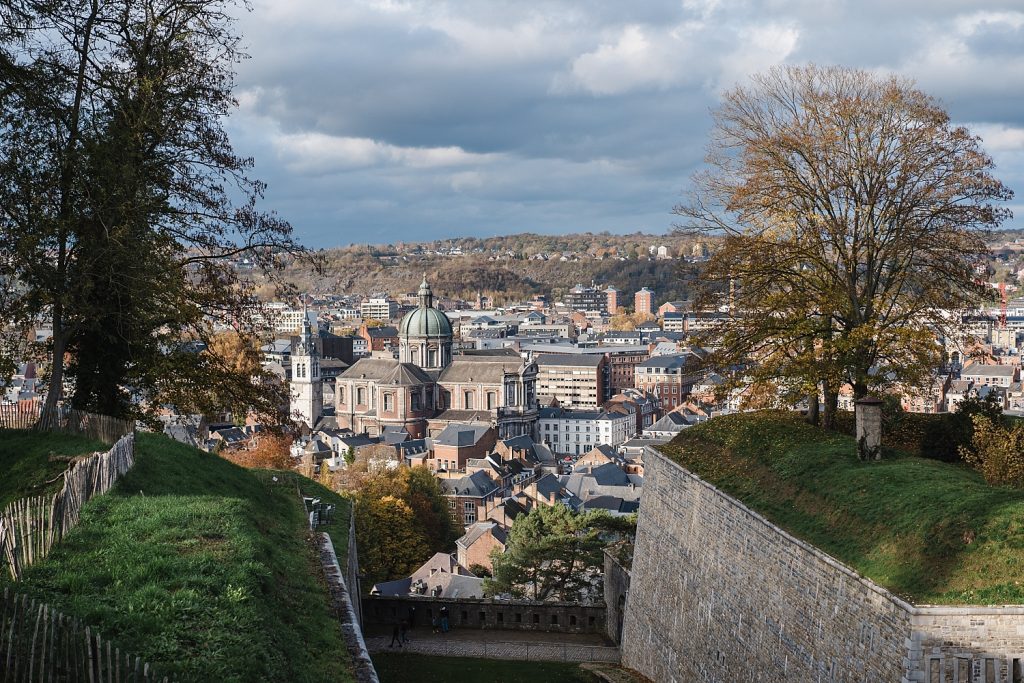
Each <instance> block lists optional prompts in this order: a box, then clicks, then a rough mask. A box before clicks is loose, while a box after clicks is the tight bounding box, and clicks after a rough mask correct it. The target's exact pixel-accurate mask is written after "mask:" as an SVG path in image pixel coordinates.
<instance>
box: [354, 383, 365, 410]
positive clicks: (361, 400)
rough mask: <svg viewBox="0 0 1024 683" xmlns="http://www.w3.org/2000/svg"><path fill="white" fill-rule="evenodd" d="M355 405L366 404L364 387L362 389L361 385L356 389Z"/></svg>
mask: <svg viewBox="0 0 1024 683" xmlns="http://www.w3.org/2000/svg"><path fill="white" fill-rule="evenodd" d="M356 405H360V406H365V405H366V389H364V388H363V387H359V388H358V389H356Z"/></svg>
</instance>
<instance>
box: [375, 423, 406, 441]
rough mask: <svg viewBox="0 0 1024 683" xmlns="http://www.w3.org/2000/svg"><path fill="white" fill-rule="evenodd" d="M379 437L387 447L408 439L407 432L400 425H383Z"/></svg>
mask: <svg viewBox="0 0 1024 683" xmlns="http://www.w3.org/2000/svg"><path fill="white" fill-rule="evenodd" d="M380 436H381V439H383V441H384V443H386V444H388V445H389V446H394V445H396V444H400V443H404V442H406V441H409V439H410V435H409V431H408V430H407V429H406V428H405V427H403V426H401V425H384V429H382V430H381V434H380Z"/></svg>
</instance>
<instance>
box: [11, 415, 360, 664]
mask: <svg viewBox="0 0 1024 683" xmlns="http://www.w3.org/2000/svg"><path fill="white" fill-rule="evenodd" d="M136 455H137V463H136V466H135V468H134V469H133V470H132V471H131V472H129V473H128V474H127V475H126V476H125V477H124V478H123V479H122V480H121V481H120V482H119V483H118V485H117V486H116V487H115V488H114V489H113V490H112V491H111V492H110V493H109V494H108V495H106V496H100V497H97V498H95V499H93V500H92V501H90V502H89V503H88V504H87V505H86V506H85V508H84V510H83V514H82V520H81V524H80V525H79V526H78V527H77V528H75V529H74V530H73V531H72V532H71V533H69V534H68V535H67V536H66V537H65V539H64V540H63V542H61V543H60V544H59V545H58V546H57V547H56V548H55V549H54V551H53V552H52V553H51V554H50V556H49V557H47V558H46V559H45V560H44V561H43V562H41V563H40V564H38V565H36V566H34V567H32V568H31V569H30V570H29V571H28V572H27V575H26V577H25V578H24V579H23V581H22V582H21V585H20V586H19V589H21V590H24V591H26V592H29V593H30V594H34V595H38V596H40V597H41V598H43V599H44V600H46V601H47V602H50V603H51V604H54V605H55V606H57V607H59V608H60V609H62V610H64V611H65V612H67V613H70V614H73V615H76V616H78V617H80V618H82V619H83V620H84V621H85V622H86V623H88V624H90V625H92V626H94V627H95V628H96V629H98V631H99V632H100V633H102V634H103V636H104V637H105V638H110V639H111V640H113V641H114V642H115V643H116V644H117V645H118V646H119V647H120V648H122V650H127V651H130V652H132V653H133V654H136V655H139V656H141V657H142V658H143V659H144V660H146V661H148V662H150V663H152V664H154V665H156V666H158V667H159V668H160V671H161V672H162V673H169V674H175V675H176V676H177V677H178V679H179V680H182V681H203V682H206V681H239V682H242V681H244V682H246V683H248V682H249V681H299V682H301V681H310V682H314V681H315V682H316V683H320V682H322V681H327V680H331V681H346V680H351V678H352V676H351V669H350V665H349V658H348V655H347V651H346V649H345V645H344V642H343V641H342V639H341V636H340V633H339V628H338V623H337V621H336V619H335V618H334V617H333V616H332V615H331V613H330V610H329V605H328V596H327V592H326V588H325V586H324V585H323V581H322V578H321V576H322V575H321V571H320V567H319V560H318V558H317V556H316V554H315V552H314V549H313V547H312V546H311V544H310V542H309V539H308V537H307V535H306V533H305V531H304V529H305V527H306V522H305V512H304V510H303V507H302V504H301V501H299V500H298V498H297V496H296V493H295V487H294V485H291V486H271V485H269V484H267V483H264V482H262V481H261V480H260V478H258V477H257V476H255V475H254V474H253V473H252V472H249V471H247V470H244V469H242V468H240V467H237V466H235V465H233V464H231V463H229V462H228V461H226V460H223V459H221V458H219V457H217V456H214V455H209V454H206V453H203V452H201V451H197V450H195V449H193V448H189V447H187V446H184V445H182V444H178V443H175V442H173V441H171V440H169V439H167V438H166V437H163V436H160V435H152V434H140V435H139V436H138V443H137V449H136ZM343 514H346V515H347V508H346V509H345V510H344V511H343Z"/></svg>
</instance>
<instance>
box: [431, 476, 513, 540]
mask: <svg viewBox="0 0 1024 683" xmlns="http://www.w3.org/2000/svg"><path fill="white" fill-rule="evenodd" d="M439 483H440V485H441V493H442V494H443V495H444V496H445V498H447V499H448V509H449V511H450V512H451V515H452V519H453V520H454V521H455V523H456V524H458V525H459V526H469V525H470V524H474V523H476V522H477V520H483V519H487V514H488V511H489V510H490V509H491V508H493V507H495V506H496V505H497V503H498V502H500V500H501V498H502V496H501V491H502V489H501V487H500V486H499V485H498V483H497V482H496V481H494V479H492V478H491V477H490V476H488V474H487V473H486V472H484V471H482V470H478V471H476V472H473V473H472V474H467V475H465V476H461V477H457V478H456V477H453V478H443V479H440V480H439Z"/></svg>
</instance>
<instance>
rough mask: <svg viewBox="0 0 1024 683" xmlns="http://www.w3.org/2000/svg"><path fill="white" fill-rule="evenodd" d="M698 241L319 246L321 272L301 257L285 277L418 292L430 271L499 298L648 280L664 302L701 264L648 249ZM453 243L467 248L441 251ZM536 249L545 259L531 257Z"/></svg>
mask: <svg viewBox="0 0 1024 683" xmlns="http://www.w3.org/2000/svg"><path fill="white" fill-rule="evenodd" d="M695 242H696V240H694V239H693V238H692V237H690V238H684V237H680V236H676V235H643V234H635V235H607V234H605V235H593V234H581V235H558V236H551V235H533V234H529V233H525V234H520V235H509V236H505V237H494V238H489V239H486V240H482V239H472V238H465V239H454V240H446V241H443V242H427V243H420V244H399V245H384V246H377V247H346V248H339V249H330V250H327V251H324V252H322V254H321V256H322V257H323V259H324V270H323V273H322V274H319V275H318V274H316V273H314V272H313V271H312V269H311V268H310V267H309V266H308V265H307V264H304V263H301V262H297V263H295V264H293V265H292V266H291V267H289V269H288V270H287V272H286V274H285V275H286V279H287V280H288V281H290V282H292V283H294V284H295V285H296V286H297V287H298V288H299V289H300V290H303V291H310V292H316V293H323V294H337V293H356V294H364V295H366V294H371V293H374V292H380V291H385V292H389V293H391V294H394V295H398V294H400V293H403V292H415V291H416V288H417V287H418V286H419V283H420V279H421V278H422V277H423V274H424V273H428V275H429V277H430V278H431V285H432V286H433V288H434V291H435V293H438V294H439V295H442V296H447V297H453V298H462V299H465V300H470V301H471V300H473V299H475V298H476V296H477V294H484V295H488V296H492V297H494V298H495V301H496V303H498V304H501V303H504V302H506V301H512V300H523V299H528V298H530V297H531V296H533V295H535V294H543V295H547V296H555V297H559V296H561V295H562V294H563V293H564V292H565V291H567V290H568V289H570V288H571V287H573V286H574V285H576V284H577V283H580V284H590V283H591V282H596V283H597V284H601V285H613V286H615V287H617V288H619V289H621V290H623V291H625V292H627V293H628V294H632V292H635V291H636V290H638V289H640V288H641V287H645V286H646V287H650V288H652V289H655V290H656V291H657V292H658V298H659V300H662V299H664V300H666V301H667V300H674V299H685V298H688V297H689V296H690V293H691V289H690V287H691V283H692V280H693V279H694V278H696V277H697V274H698V272H699V271H698V266H697V264H693V263H686V262H684V261H681V260H653V259H649V258H648V250H649V248H650V247H651V246H656V245H659V246H660V245H664V246H667V247H668V248H669V251H670V252H671V254H672V255H673V256H676V255H678V254H679V253H681V252H682V253H686V254H689V253H690V251H691V250H692V246H693V244H694V243H695ZM455 248H457V249H459V250H461V251H462V253H461V254H460V255H438V254H437V253H436V252H437V251H438V250H451V249H455ZM562 254H568V256H567V260H566V261H562V260H560V255H562ZM537 255H544V256H545V257H547V260H537V259H534V258H532V257H534V256H537ZM638 255H640V256H642V257H640V258H638ZM620 256H621V257H624V258H625V259H626V260H620V259H619V257H620Z"/></svg>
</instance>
